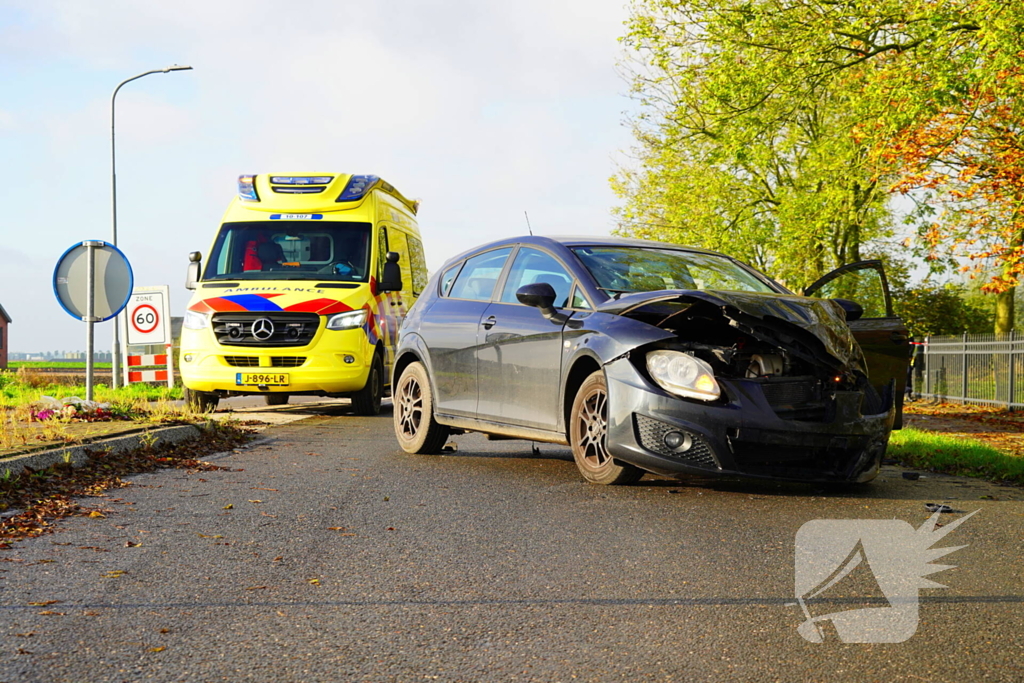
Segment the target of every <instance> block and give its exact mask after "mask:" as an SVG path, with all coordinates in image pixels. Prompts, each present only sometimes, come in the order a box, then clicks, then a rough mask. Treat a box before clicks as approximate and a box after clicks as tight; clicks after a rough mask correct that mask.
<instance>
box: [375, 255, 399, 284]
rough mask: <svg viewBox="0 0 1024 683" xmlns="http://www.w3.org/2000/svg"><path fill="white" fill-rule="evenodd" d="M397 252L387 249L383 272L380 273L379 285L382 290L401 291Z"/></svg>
mask: <svg viewBox="0 0 1024 683" xmlns="http://www.w3.org/2000/svg"><path fill="white" fill-rule="evenodd" d="M398 258H399V256H398V252H397V251H389V252H388V255H387V262H386V263H385V264H384V272H383V273H381V278H380V286H379V287H377V289H379V290H380V291H382V292H400V291H402V269H401V268H400V267H399V266H398Z"/></svg>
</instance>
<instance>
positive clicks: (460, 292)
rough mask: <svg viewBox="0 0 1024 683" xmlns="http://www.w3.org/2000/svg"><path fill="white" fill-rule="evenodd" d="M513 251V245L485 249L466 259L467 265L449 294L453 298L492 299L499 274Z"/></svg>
mask: <svg viewBox="0 0 1024 683" xmlns="http://www.w3.org/2000/svg"><path fill="white" fill-rule="evenodd" d="M510 253H512V247H506V248H504V249H495V250H493V251H485V252H484V253H482V254H479V255H477V256H474V257H473V258H471V259H467V260H466V265H464V266H463V267H462V271H461V272H460V273H459V275H458V277H456V278H455V284H453V285H452V286H451V289H450V290H449V292H448V296H449V297H451V298H452V299H470V300H471V301H490V300H491V294H493V293H494V286H495V285H496V284H497V283H498V276H500V275H501V270H502V268H504V267H505V260H506V259H507V258H508V255H509V254H510Z"/></svg>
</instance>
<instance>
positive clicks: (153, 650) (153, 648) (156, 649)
mask: <svg viewBox="0 0 1024 683" xmlns="http://www.w3.org/2000/svg"><path fill="white" fill-rule="evenodd" d="M166 649H167V648H166V647H151V648H149V651H150V652H163V651H164V650H166Z"/></svg>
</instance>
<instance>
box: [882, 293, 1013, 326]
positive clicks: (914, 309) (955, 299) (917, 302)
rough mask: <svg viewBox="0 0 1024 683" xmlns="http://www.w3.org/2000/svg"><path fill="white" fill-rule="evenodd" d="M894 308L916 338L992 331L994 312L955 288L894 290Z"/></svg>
mask: <svg viewBox="0 0 1024 683" xmlns="http://www.w3.org/2000/svg"><path fill="white" fill-rule="evenodd" d="M893 307H894V308H895V309H896V314H897V315H899V316H900V317H901V318H902V319H903V321H904V322H905V323H906V324H907V328H908V329H909V330H910V333H911V334H912V335H914V337H916V338H918V339H921V338H923V337H925V336H927V335H941V334H963V333H965V332H966V333H968V334H978V333H982V332H989V331H991V330H992V319H993V315H992V311H991V310H989V309H988V308H986V307H985V305H984V302H981V301H978V300H977V299H976V298H975V299H970V298H967V297H966V296H965V291H964V288H963V287H960V286H956V285H947V286H939V287H934V286H928V285H926V284H921V285H918V286H917V287H913V288H909V289H896V290H894V291H893Z"/></svg>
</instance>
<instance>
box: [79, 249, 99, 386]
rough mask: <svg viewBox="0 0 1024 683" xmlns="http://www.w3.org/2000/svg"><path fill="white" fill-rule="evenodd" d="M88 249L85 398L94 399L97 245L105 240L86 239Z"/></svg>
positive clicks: (86, 262) (86, 268)
mask: <svg viewBox="0 0 1024 683" xmlns="http://www.w3.org/2000/svg"><path fill="white" fill-rule="evenodd" d="M82 246H83V247H85V250H86V259H85V287H86V297H85V317H84V318H83V320H84V321H85V400H87V401H91V400H92V396H93V394H92V381H93V347H94V341H95V332H96V330H95V327H96V315H95V312H96V247H102V246H103V242H97V241H95V240H86V241H85V242H82Z"/></svg>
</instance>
